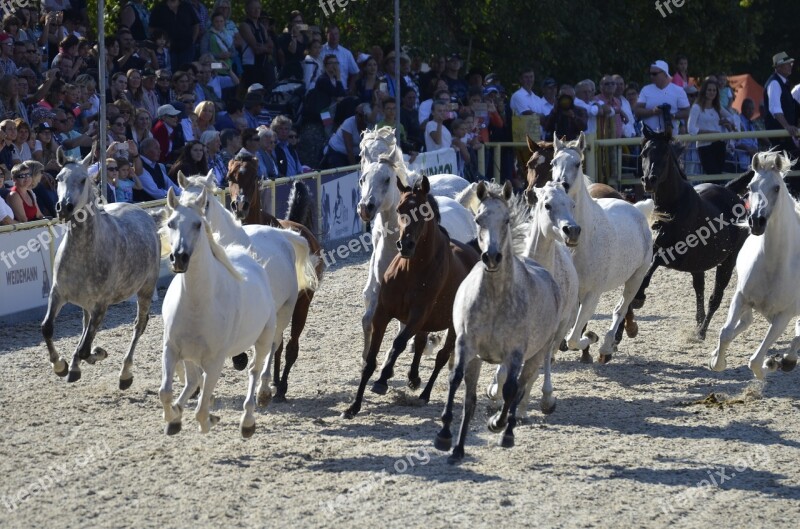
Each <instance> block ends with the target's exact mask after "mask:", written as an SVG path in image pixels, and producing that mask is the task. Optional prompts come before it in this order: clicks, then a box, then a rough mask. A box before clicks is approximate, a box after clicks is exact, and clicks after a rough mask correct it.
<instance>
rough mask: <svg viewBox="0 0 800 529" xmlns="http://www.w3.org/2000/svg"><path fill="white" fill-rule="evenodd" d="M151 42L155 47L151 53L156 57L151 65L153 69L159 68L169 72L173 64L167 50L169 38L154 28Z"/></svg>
mask: <svg viewBox="0 0 800 529" xmlns="http://www.w3.org/2000/svg"><path fill="white" fill-rule="evenodd" d="M152 40H153V42H154V43H155V45H156V47H155V49H154V50H153V53H154V54H155V57H156V62H155V64H153V68H159V69H162V70H167V71H170V72H171V71H172V66H173V63H172V57H171V52H170V49H169V36H168V35H167V33H166V32H165V31H164V30H162V29H159V28H155V29H153V34H152Z"/></svg>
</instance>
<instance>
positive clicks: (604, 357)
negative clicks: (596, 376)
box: [597, 354, 614, 364]
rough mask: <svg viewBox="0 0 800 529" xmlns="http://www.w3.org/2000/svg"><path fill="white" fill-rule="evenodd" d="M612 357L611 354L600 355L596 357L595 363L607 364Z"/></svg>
mask: <svg viewBox="0 0 800 529" xmlns="http://www.w3.org/2000/svg"><path fill="white" fill-rule="evenodd" d="M613 356H614V355H612V354H600V355H599V356H598V357H597V361H598V362H600V363H601V364H607V363H609V362H610V361H611V358H613Z"/></svg>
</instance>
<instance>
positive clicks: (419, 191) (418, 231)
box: [396, 176, 440, 259]
mask: <svg viewBox="0 0 800 529" xmlns="http://www.w3.org/2000/svg"><path fill="white" fill-rule="evenodd" d="M396 181H397V188H398V189H399V190H400V193H401V194H400V202H399V204H398V205H397V215H398V219H399V222H400V238H399V239H398V240H397V249H398V250H399V251H400V256H401V257H403V258H406V259H410V258H411V257H413V256H414V252H415V251H416V249H417V247H418V246H419V240H420V238H421V237H422V235H423V233H425V230H426V228H428V226H434V227H438V226H437V225H438V223H439V219H440V217H439V208H438V205H437V204H436V201H435V200H433V198H432V197H430V196H429V195H428V193H430V190H431V186H430V182H428V177H427V176H423V177H422V178H421V179H420V180H419V181H417V182H416V183H415V184H414V186H413V187H411V186H408V185H406V184H404V183H403V182H401V181H400V179H399V178H397V179H396ZM431 222H432V223H433V224H432V225H431V224H430V223H431ZM428 229H429V228H428Z"/></svg>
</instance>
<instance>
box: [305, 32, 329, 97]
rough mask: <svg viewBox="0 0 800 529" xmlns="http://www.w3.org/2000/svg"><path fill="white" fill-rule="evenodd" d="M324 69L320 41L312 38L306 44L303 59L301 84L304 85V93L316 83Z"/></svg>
mask: <svg viewBox="0 0 800 529" xmlns="http://www.w3.org/2000/svg"><path fill="white" fill-rule="evenodd" d="M324 70H325V65H324V64H323V63H322V42H320V41H318V40H316V39H314V40H312V41H311V43H310V44H309V45H308V49H307V50H306V57H305V59H303V84H305V86H306V93H308V92H310V91H311V89H312V88H314V86H315V85H316V84H317V79H319V76H320V75H321V74H322V72H323V71H324Z"/></svg>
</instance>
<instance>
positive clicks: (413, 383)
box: [408, 377, 422, 389]
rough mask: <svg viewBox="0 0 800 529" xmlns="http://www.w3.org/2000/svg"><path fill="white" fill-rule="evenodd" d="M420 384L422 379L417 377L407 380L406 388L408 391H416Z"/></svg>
mask: <svg viewBox="0 0 800 529" xmlns="http://www.w3.org/2000/svg"><path fill="white" fill-rule="evenodd" d="M420 384H422V379H421V378H419V377H415V378H409V379H408V387H409V388H410V389H417V388H419V386H420Z"/></svg>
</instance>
